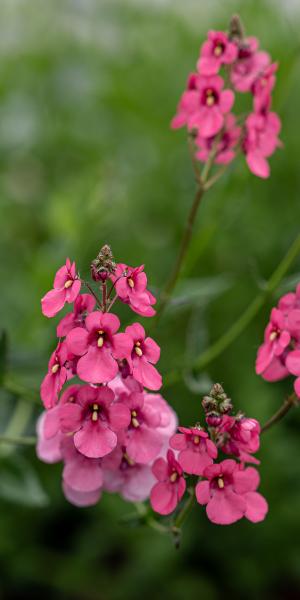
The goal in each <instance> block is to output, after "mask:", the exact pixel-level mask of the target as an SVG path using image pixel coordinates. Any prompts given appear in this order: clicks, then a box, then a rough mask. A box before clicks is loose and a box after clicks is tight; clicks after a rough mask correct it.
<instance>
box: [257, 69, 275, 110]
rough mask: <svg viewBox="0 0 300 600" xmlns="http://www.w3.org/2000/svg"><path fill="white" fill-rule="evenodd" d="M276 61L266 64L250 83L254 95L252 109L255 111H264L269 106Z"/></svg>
mask: <svg viewBox="0 0 300 600" xmlns="http://www.w3.org/2000/svg"><path fill="white" fill-rule="evenodd" d="M277 69H278V63H272V64H271V65H268V66H267V67H266V68H265V69H264V70H263V71H262V72H261V73H260V75H259V76H258V77H257V79H256V80H255V81H254V83H253V85H252V93H253V95H254V110H255V112H256V113H259V112H262V111H266V110H269V109H270V106H271V92H272V90H273V87H274V85H275V82H276V77H275V73H276V71H277Z"/></svg>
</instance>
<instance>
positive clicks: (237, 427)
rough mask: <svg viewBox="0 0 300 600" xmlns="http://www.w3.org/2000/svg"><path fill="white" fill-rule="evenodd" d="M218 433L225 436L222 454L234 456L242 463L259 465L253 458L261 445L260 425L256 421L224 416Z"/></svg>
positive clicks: (221, 444) (221, 446)
mask: <svg viewBox="0 0 300 600" xmlns="http://www.w3.org/2000/svg"><path fill="white" fill-rule="evenodd" d="M218 432H220V433H223V434H225V435H224V437H223V443H220V448H221V450H222V452H224V453H225V454H233V455H234V456H236V457H238V458H239V459H240V461H242V462H252V463H256V464H259V461H258V460H257V459H256V458H254V457H253V456H251V454H254V453H255V452H257V451H258V449H259V445H260V424H259V422H258V421H257V420H256V419H249V418H248V417H240V418H237V417H232V416H229V415H224V416H223V418H222V423H221V425H220V426H219V427H218ZM221 439H222V437H221Z"/></svg>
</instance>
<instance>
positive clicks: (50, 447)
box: [36, 411, 63, 464]
mask: <svg viewBox="0 0 300 600" xmlns="http://www.w3.org/2000/svg"><path fill="white" fill-rule="evenodd" d="M46 416H47V412H46V411H44V412H43V413H42V414H41V415H40V416H39V418H38V421H37V426H36V431H37V438H38V441H37V446H36V453H37V456H38V458H39V459H40V460H42V461H43V462H45V463H49V464H52V463H57V462H59V461H60V460H62V451H61V444H62V440H63V435H62V433H61V432H60V431H57V432H56V433H55V435H53V436H52V437H51V438H50V439H49V438H47V437H46V435H45V419H46Z"/></svg>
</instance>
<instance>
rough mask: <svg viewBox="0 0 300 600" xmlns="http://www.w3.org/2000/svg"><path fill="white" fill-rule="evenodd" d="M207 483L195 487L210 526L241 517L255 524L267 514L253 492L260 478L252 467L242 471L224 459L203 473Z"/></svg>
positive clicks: (201, 482)
mask: <svg viewBox="0 0 300 600" xmlns="http://www.w3.org/2000/svg"><path fill="white" fill-rule="evenodd" d="M204 477H206V479H207V481H200V482H199V483H198V484H197V486H196V498H197V501H198V502H199V504H202V505H205V504H206V514H207V516H208V518H209V520H210V521H212V523H216V524H217V525H230V524H231V523H235V521H238V520H239V519H242V517H246V518H247V519H249V521H252V522H253V523H257V522H259V521H262V520H263V519H264V518H265V516H266V513H267V511H268V505H267V502H266V500H265V499H264V498H263V496H261V495H260V494H258V493H257V492H256V489H257V487H258V485H259V475H258V473H257V471H256V469H254V468H253V467H247V468H246V469H242V468H241V466H240V465H238V463H236V462H235V461H234V460H231V459H227V460H223V462H221V463H219V464H214V465H210V466H209V467H206V469H205V471H204Z"/></svg>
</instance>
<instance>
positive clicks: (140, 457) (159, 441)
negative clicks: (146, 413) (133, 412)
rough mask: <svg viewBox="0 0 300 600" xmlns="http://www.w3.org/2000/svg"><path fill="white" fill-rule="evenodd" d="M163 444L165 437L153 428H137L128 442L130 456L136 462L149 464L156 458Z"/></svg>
mask: <svg viewBox="0 0 300 600" xmlns="http://www.w3.org/2000/svg"><path fill="white" fill-rule="evenodd" d="M162 445H163V438H162V436H160V435H159V433H157V432H156V431H155V430H153V429H147V428H146V427H140V428H138V429H136V430H135V431H134V432H133V434H132V436H131V438H130V439H129V440H128V443H127V450H128V454H129V456H130V457H131V458H132V459H133V460H134V461H136V462H139V463H142V464H148V463H150V462H151V461H152V460H154V458H156V457H157V456H158V454H159V452H160V450H161V447H162Z"/></svg>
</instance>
